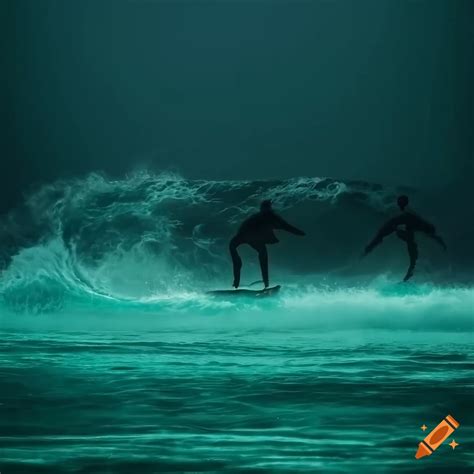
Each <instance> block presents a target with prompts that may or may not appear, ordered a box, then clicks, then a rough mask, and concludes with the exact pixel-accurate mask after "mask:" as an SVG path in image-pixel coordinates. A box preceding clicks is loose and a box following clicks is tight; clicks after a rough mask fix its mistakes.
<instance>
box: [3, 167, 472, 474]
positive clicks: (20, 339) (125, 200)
mask: <svg viewBox="0 0 474 474" xmlns="http://www.w3.org/2000/svg"><path fill="white" fill-rule="evenodd" d="M398 191H399V190H396V189H392V190H391V189H385V188H383V187H380V186H376V185H369V184H367V183H346V182H340V181H336V180H328V179H309V178H305V179H300V180H290V181H282V182H259V183H256V182H207V181H199V182H190V181H186V180H183V179H181V178H179V177H173V176H170V175H158V176H153V175H150V174H147V173H144V174H143V173H142V174H138V175H133V176H131V177H128V178H125V179H123V180H118V181H112V180H108V179H106V178H104V177H101V176H99V175H90V176H88V177H85V178H81V179H77V180H74V181H68V182H59V183H52V184H50V185H48V186H45V187H43V188H41V189H40V190H38V191H37V192H36V193H35V194H33V195H31V196H30V197H29V198H28V199H27V201H26V202H25V205H24V206H23V207H22V208H19V209H17V210H15V211H14V212H12V213H11V214H10V215H9V216H7V217H6V218H5V219H4V220H3V221H2V227H1V232H2V240H3V242H5V245H4V246H3V248H2V262H3V267H2V268H3V270H2V274H1V282H0V329H1V331H2V337H1V339H0V472H2V473H48V474H50V473H51V474H55V473H97V474H101V473H161V472H249V473H250V472H252V473H254V472H255V473H259V472H262V473H264V472H282V473H283V472H284V473H288V472H324V473H326V472H328V473H348V472H356V473H372V472H373V473H392V472H393V473H398V472H413V473H415V472H416V473H418V472H426V473H428V472H430V473H457V472H460V473H462V472H466V473H470V472H472V470H473V467H474V450H473V448H474V410H473V401H472V400H473V380H474V379H473V368H474V363H473V352H474V350H473V349H474V344H473V343H474V341H473V336H472V334H473V332H472V330H473V322H474V288H473V282H472V267H471V260H470V254H469V253H468V252H467V250H466V251H464V250H463V247H462V245H461V244H458V245H457V246H456V248H454V249H453V250H452V252H451V253H450V254H449V255H444V254H442V253H441V252H440V251H439V249H437V248H436V247H435V246H430V244H429V243H428V242H426V243H425V242H422V241H421V242H420V247H421V248H422V251H421V252H420V254H421V257H420V262H419V266H418V272H417V273H416V275H415V277H414V278H413V280H412V281H411V282H409V283H408V284H401V283H399V280H400V278H401V277H402V276H403V274H404V270H406V266H407V264H408V262H407V261H406V256H405V254H404V251H403V247H400V243H399V242H397V240H396V239H392V240H389V241H388V242H387V243H386V244H384V246H382V247H381V248H380V249H378V251H377V253H376V254H375V255H373V256H371V259H369V260H364V261H361V260H360V259H359V258H358V253H359V251H360V249H362V248H363V246H364V244H365V243H366V241H367V238H369V237H370V236H371V234H372V233H373V231H375V230H376V228H377V226H378V225H379V224H380V222H381V220H383V218H384V217H385V216H387V215H389V214H390V212H391V207H390V205H391V202H392V201H393V196H394V195H395V193H396V192H398ZM414 193H415V191H414ZM415 194H416V193H415ZM263 197H272V198H273V199H274V201H275V203H276V205H278V208H279V209H281V212H282V214H283V215H284V216H285V217H286V218H287V219H288V220H289V221H290V222H293V223H294V224H295V225H299V226H300V227H302V228H304V229H305V230H307V233H308V237H307V238H305V239H301V240H297V239H296V238H288V239H286V238H285V237H284V236H283V235H282V239H281V240H282V242H281V244H279V245H278V246H275V247H272V248H271V249H270V258H271V279H272V282H274V283H281V284H282V290H281V292H280V294H279V295H278V296H276V297H272V298H268V299H262V300H256V299H245V298H242V299H236V298H227V299H222V298H215V297H212V296H209V295H207V294H206V293H205V292H206V291H207V290H211V289H216V288H223V287H228V286H229V283H230V277H231V275H230V268H229V259H228V255H227V250H226V242H227V241H228V237H229V236H230V235H231V234H232V230H233V228H235V226H236V225H237V223H238V221H239V220H240V219H241V218H242V217H243V216H245V215H247V214H248V213H249V212H251V210H252V208H253V206H255V205H256V204H257V203H258V201H259V200H260V199H261V198H263ZM419 199H420V201H421V202H422V200H423V196H421V195H420V198H419ZM427 212H428V213H429V210H428V211H427ZM341 222H342V223H341ZM446 222H447V221H446ZM348 229H349V230H348ZM443 231H444V232H442V234H443V235H444V236H445V237H446V240H447V241H448V246H449V240H450V239H449V236H450V235H453V233H455V232H458V233H459V232H460V230H459V229H452V228H450V227H449V226H448V225H447V224H446V225H445V227H444V228H443ZM242 253H243V257H244V265H245V266H244V274H243V278H244V280H245V282H250V281H253V280H256V279H258V277H259V275H258V268H257V266H256V264H255V263H256V262H255V255H254V254H252V252H250V251H247V250H245V249H244V250H243V252H242ZM461 254H463V256H464V258H457V256H458V255H461ZM448 414H451V415H452V416H453V417H454V418H455V419H456V420H457V421H458V422H459V423H460V427H459V428H458V429H457V430H456V432H455V433H453V435H452V436H450V437H449V440H446V442H445V443H444V444H443V445H441V446H440V447H439V448H438V449H437V450H436V451H435V453H434V454H432V455H431V456H429V457H426V458H423V459H420V460H415V452H416V450H417V446H418V443H419V442H420V441H421V440H422V439H423V438H424V437H425V436H426V434H427V433H428V432H429V430H431V429H433V428H434V427H435V426H436V425H437V424H438V423H439V422H440V421H441V420H442V419H443V418H444V417H445V416H447V415H448ZM423 424H425V425H426V426H427V427H428V431H426V432H423V431H422V430H421V426H422V425H423ZM452 439H454V440H455V441H456V442H457V443H459V446H457V447H456V449H452V448H451V447H450V446H449V445H448V442H450V441H451V440H452Z"/></svg>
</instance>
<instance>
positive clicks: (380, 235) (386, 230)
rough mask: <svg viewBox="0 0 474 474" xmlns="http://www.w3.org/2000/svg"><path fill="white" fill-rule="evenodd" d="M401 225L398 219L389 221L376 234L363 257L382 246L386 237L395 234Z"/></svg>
mask: <svg viewBox="0 0 474 474" xmlns="http://www.w3.org/2000/svg"><path fill="white" fill-rule="evenodd" d="M398 225H400V222H399V219H398V218H393V219H390V220H389V221H387V222H386V223H385V224H384V225H383V226H382V227H381V228H380V229H379V231H378V232H377V234H375V237H374V238H373V239H372V240H371V241H370V242H369V244H368V245H367V246H366V247H365V250H364V253H363V254H362V255H363V256H365V255H367V254H369V253H370V252H372V250H374V248H375V247H377V245H380V244H381V243H382V241H383V239H384V238H385V237H387V236H388V235H390V234H392V233H393V232H395V230H396V229H397V226H398Z"/></svg>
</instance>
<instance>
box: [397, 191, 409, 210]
mask: <svg viewBox="0 0 474 474" xmlns="http://www.w3.org/2000/svg"><path fill="white" fill-rule="evenodd" d="M397 204H398V207H399V208H400V209H401V210H402V211H403V210H404V209H405V207H407V206H408V196H406V195H405V194H402V195H401V196H398V198H397Z"/></svg>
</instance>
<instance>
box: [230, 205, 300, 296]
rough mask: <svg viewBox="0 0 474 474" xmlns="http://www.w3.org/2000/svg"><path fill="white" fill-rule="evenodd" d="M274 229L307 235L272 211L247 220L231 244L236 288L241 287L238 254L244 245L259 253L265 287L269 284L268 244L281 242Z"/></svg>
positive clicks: (263, 212)
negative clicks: (238, 249) (238, 250)
mask: <svg viewBox="0 0 474 474" xmlns="http://www.w3.org/2000/svg"><path fill="white" fill-rule="evenodd" d="M274 229H281V230H286V231H287V232H291V233H292V234H296V235H305V233H304V232H303V231H302V230H300V229H297V228H296V227H293V226H292V225H290V224H288V222H286V221H285V220H284V219H282V218H281V217H280V216H279V215H277V214H275V213H274V212H273V211H271V210H265V211H260V212H258V213H256V214H253V215H252V216H250V217H249V218H248V219H246V220H245V221H244V222H243V223H242V225H241V226H240V228H239V230H238V232H237V234H236V235H235V236H234V237H233V238H232V240H231V241H230V244H229V250H230V255H231V257H232V265H233V271H234V284H233V286H234V287H235V288H238V287H239V285H240V269H241V268H242V259H241V258H240V255H239V254H238V252H237V247H238V246H239V245H242V244H248V245H250V246H251V247H252V248H253V249H255V250H256V251H257V252H258V260H259V262H260V270H261V272H262V279H263V282H264V284H265V287H267V286H268V284H269V279H268V252H267V247H266V245H267V244H276V243H278V242H279V240H278V239H277V237H276V235H275V233H274V232H273V230H274Z"/></svg>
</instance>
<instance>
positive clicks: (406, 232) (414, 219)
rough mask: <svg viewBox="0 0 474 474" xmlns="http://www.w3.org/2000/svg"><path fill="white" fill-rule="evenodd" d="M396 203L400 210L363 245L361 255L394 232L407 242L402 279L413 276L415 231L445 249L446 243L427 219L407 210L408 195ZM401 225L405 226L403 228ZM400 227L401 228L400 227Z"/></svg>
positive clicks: (415, 246) (415, 249)
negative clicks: (405, 262) (405, 270)
mask: <svg viewBox="0 0 474 474" xmlns="http://www.w3.org/2000/svg"><path fill="white" fill-rule="evenodd" d="M397 204H398V207H399V208H400V210H401V211H402V212H401V213H400V214H399V215H397V216H395V217H393V218H391V219H389V220H388V221H387V222H385V224H384V225H383V226H382V227H381V228H380V230H379V231H378V232H377V234H376V235H375V237H374V238H373V239H372V241H371V242H370V243H369V244H368V245H367V247H365V251H364V253H363V256H366V255H367V254H369V253H370V252H372V250H373V249H374V248H375V247H377V245H379V244H381V243H382V240H383V239H384V238H385V237H387V236H388V235H390V234H392V233H393V232H396V234H397V237H398V238H399V239H401V240H403V241H404V242H406V244H407V250H408V256H409V257H410V265H409V267H408V271H407V273H406V275H405V278H403V281H407V280H409V279H410V278H411V277H412V276H413V272H414V270H415V265H416V261H417V259H418V245H417V244H416V241H415V232H423V233H424V234H426V235H428V236H429V237H431V238H432V239H433V240H435V241H436V242H438V244H440V245H441V246H442V247H443V249H444V250H446V249H447V248H446V244H445V243H444V241H443V239H442V238H441V237H440V236H439V235H437V234H436V229H435V226H434V225H433V224H431V223H429V222H428V221H426V220H424V219H423V218H421V217H420V216H419V215H417V214H415V213H414V212H413V211H411V210H408V209H407V206H408V197H407V196H405V195H402V196H399V197H398V199H397ZM403 226H404V227H405V228H404V229H403ZM400 227H402V228H400Z"/></svg>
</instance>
